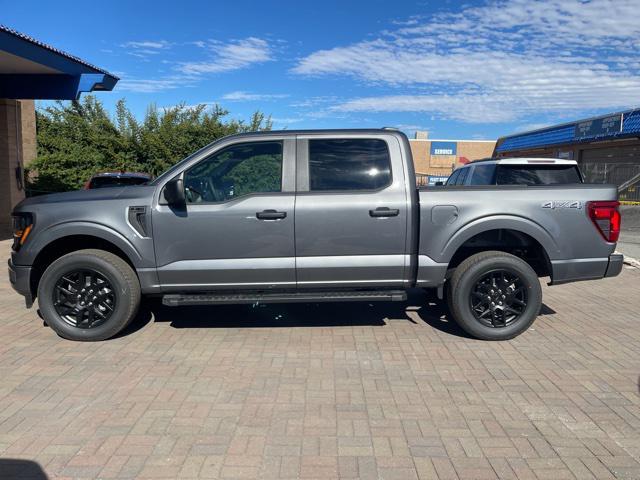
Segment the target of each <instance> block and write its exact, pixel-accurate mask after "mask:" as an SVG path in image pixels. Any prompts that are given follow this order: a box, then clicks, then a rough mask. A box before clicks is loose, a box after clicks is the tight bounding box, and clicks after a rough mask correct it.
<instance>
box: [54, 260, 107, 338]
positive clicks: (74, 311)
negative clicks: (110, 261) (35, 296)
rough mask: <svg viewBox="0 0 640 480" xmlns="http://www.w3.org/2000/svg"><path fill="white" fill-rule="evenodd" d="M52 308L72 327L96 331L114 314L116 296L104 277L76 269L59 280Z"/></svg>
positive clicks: (93, 271)
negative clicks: (94, 329) (95, 329)
mask: <svg viewBox="0 0 640 480" xmlns="http://www.w3.org/2000/svg"><path fill="white" fill-rule="evenodd" d="M53 306H54V308H55V310H56V312H57V313H58V315H60V317H61V318H62V319H63V320H64V321H65V322H67V323H68V324H69V325H71V326H72V327H76V328H95V327H97V326H99V325H102V324H103V323H104V322H106V321H107V320H109V318H110V317H111V315H112V314H113V311H114V309H115V306H116V296H115V293H114V291H113V286H112V285H111V283H109V280H107V278H106V277H105V276H104V275H102V274H101V273H99V272H97V271H95V270H89V269H78V270H72V271H70V272H67V273H65V274H64V275H62V276H61V277H60V278H59V279H58V281H57V282H56V285H55V288H54V290H53Z"/></svg>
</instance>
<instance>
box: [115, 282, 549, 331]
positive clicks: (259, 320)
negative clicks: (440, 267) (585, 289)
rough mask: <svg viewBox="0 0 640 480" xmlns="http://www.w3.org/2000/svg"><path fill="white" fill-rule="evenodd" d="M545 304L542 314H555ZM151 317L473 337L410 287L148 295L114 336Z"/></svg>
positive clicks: (180, 324)
mask: <svg viewBox="0 0 640 480" xmlns="http://www.w3.org/2000/svg"><path fill="white" fill-rule="evenodd" d="M553 313H555V311H554V310H552V309H550V308H549V307H547V306H546V305H543V307H542V310H541V312H540V315H546V314H553ZM151 321H154V322H169V323H170V324H171V326H172V327H173V328H292V327H354V326H373V327H383V326H385V325H387V324H389V323H390V322H398V321H405V322H411V323H414V324H420V323H425V324H427V325H429V326H431V327H432V328H435V329H436V330H439V331H441V332H443V333H446V334H449V335H453V336H457V337H462V338H471V337H470V336H469V335H468V334H467V333H466V332H465V331H464V330H462V329H461V328H460V327H459V326H458V325H457V324H456V323H455V321H453V320H452V319H451V316H450V314H449V311H448V309H447V307H446V305H445V303H444V302H442V301H438V300H436V299H433V298H428V297H426V296H425V294H424V293H422V291H419V290H418V291H416V292H414V291H411V292H410V294H409V298H408V299H407V301H406V302H373V303H368V302H342V303H289V304H283V303H281V304H269V305H211V306H185V307H167V306H164V305H162V303H161V301H160V299H157V298H150V299H146V300H145V301H144V303H143V304H142V306H141V308H140V312H139V313H138V315H137V317H136V318H135V319H134V321H133V322H131V324H130V325H129V326H128V327H127V328H126V329H125V330H123V331H122V332H121V333H120V334H119V335H118V337H120V336H126V335H130V334H132V333H134V332H136V331H138V330H140V329H142V328H144V327H145V326H146V325H147V324H148V323H150V322H151Z"/></svg>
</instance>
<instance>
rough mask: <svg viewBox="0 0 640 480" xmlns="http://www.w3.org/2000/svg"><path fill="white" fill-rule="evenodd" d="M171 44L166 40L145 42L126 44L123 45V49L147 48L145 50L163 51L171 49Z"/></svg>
mask: <svg viewBox="0 0 640 480" xmlns="http://www.w3.org/2000/svg"><path fill="white" fill-rule="evenodd" d="M170 46H171V43H170V42H168V41H166V40H158V41H153V42H152V41H143V42H126V43H123V44H122V45H121V47H123V48H145V49H156V50H162V49H165V48H169V47H170Z"/></svg>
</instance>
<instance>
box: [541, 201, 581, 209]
mask: <svg viewBox="0 0 640 480" xmlns="http://www.w3.org/2000/svg"><path fill="white" fill-rule="evenodd" d="M542 208H551V209H556V208H577V209H579V208H582V202H581V201H580V200H569V201H564V200H562V201H554V202H544V203H543V204H542Z"/></svg>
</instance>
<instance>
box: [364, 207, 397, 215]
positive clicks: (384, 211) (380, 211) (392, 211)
mask: <svg viewBox="0 0 640 480" xmlns="http://www.w3.org/2000/svg"><path fill="white" fill-rule="evenodd" d="M399 214H400V210H398V209H397V208H388V207H378V208H376V209H375V210H369V216H371V217H397V216H398V215H399Z"/></svg>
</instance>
